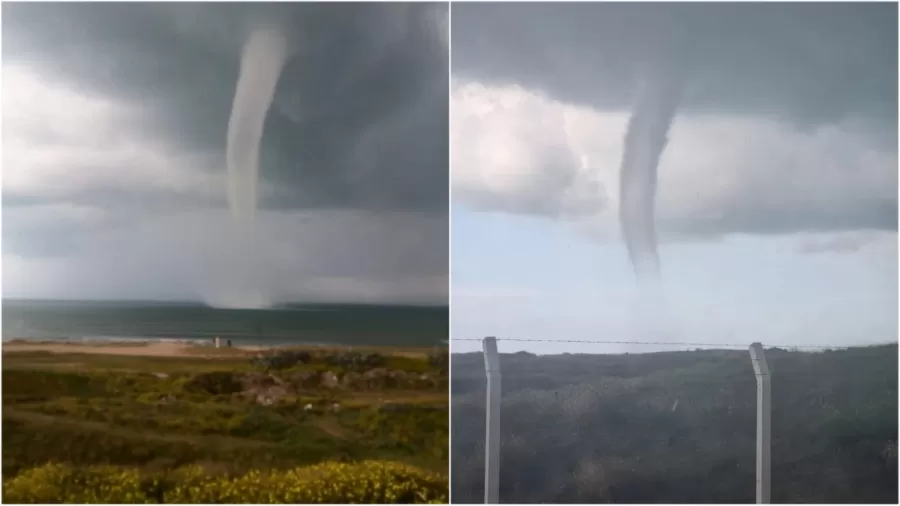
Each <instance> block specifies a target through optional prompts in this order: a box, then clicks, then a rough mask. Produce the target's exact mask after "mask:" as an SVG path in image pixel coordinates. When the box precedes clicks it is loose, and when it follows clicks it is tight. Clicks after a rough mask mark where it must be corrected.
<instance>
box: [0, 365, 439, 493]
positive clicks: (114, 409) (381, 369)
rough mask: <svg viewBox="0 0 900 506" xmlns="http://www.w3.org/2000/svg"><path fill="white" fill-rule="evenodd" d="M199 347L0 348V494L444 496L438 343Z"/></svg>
mask: <svg viewBox="0 0 900 506" xmlns="http://www.w3.org/2000/svg"><path fill="white" fill-rule="evenodd" d="M208 352H209V350H207V352H206V353H204V355H203V356H182V357H149V356H139V355H131V356H119V355H112V354H107V355H99V354H88V353H48V352H33V351H25V352H8V353H4V356H3V480H4V500H6V501H14V500H15V501H25V502H48V501H50V500H51V499H52V498H53V497H56V501H55V502H60V501H71V502H84V500H88V499H90V500H92V498H93V499H96V498H97V497H98V496H96V494H97V493H99V492H98V491H99V490H105V491H107V492H105V493H108V491H109V490H119V489H121V490H122V491H123V492H122V494H124V495H113V496H103V497H101V498H100V499H102V500H104V501H112V502H147V501H149V502H158V501H165V502H173V501H174V502H178V501H182V502H183V501H184V500H185V499H186V498H187V499H192V500H191V501H189V502H195V501H193V499H198V500H201V502H248V501H249V502H260V501H261V502H285V501H288V502H290V501H294V502H298V501H299V502H307V501H312V500H321V501H322V502H334V501H335V500H337V501H338V502H372V501H374V502H410V501H413V502H429V501H438V502H446V499H447V481H446V473H447V466H448V441H447V439H448V413H447V407H448V395H447V390H448V377H447V365H446V364H447V360H446V358H447V355H446V350H444V351H442V352H440V353H437V354H434V353H428V352H425V351H420V350H413V351H408V350H380V351H378V352H375V353H372V352H360V351H358V350H354V352H352V353H351V352H348V351H341V350H310V351H305V352H294V353H293V354H290V353H285V352H280V353H282V356H287V357H288V359H287V360H286V361H285V360H282V361H281V362H275V361H272V360H268V361H262V362H261V361H260V360H258V359H255V358H254V355H255V354H253V353H247V352H242V351H239V350H227V351H221V352H219V353H214V354H212V355H210V353H208ZM48 464H52V465H49V466H48ZM316 465H318V467H309V466H316ZM97 466H101V467H97ZM103 466H107V467H103ZM108 466H114V467H112V468H110V467H108ZM91 473H93V474H91ZM90 476H95V477H97V476H117V477H118V478H116V479H118V480H120V482H121V483H119V482H117V483H119V485H121V486H119V485H115V486H113V485H110V484H109V483H106V481H108V480H109V479H113V478H109V479H107V478H103V479H99V478H97V479H94V478H90ZM323 476H330V477H331V478H329V479H328V480H326V481H328V482H329V483H335V484H339V485H340V487H344V488H346V490H345V489H344V488H340V489H339V490H332V489H329V491H325V490H322V491H318V492H317V491H316V485H314V484H315V483H319V482H321V480H322V479H323V478H322V477H323ZM338 476H343V478H341V479H338V478H337V477H338ZM104 480H106V481H104ZM36 482H40V483H42V484H43V485H42V488H41V490H43V492H41V493H43V494H44V495H41V493H38V491H37V490H38V489H37V488H35V487H36V486H37V485H36ZM251 482H253V483H268V485H265V486H262V485H258V486H256V488H254V486H250V485H248V483H251ZM104 483H105V485H104ZM237 483H243V485H241V487H242V490H245V492H242V493H246V494H249V495H246V496H235V495H234V494H235V492H234V486H235V484H237ZM275 483H279V484H281V485H279V486H282V485H283V486H282V488H283V490H282V488H279V486H275V485H274V484H275ZM335 486H338V485H335ZM129 487H131V488H129ZM186 487H187V488H186ZM191 487H194V488H193V489H192V488H191ZM197 487H199V488H197ZM260 487H262V488H260ZM285 487H286V488H285ZM391 487H394V488H391ZM39 488H40V487H39ZM94 489H96V490H94ZM48 490H50V491H51V492H47V491H48ZM189 490H193V492H189ZM266 490H268V491H273V492H272V494H273V495H265V494H267V493H269V492H265V493H263V492H264V491H266ZM276 490H281V492H278V493H276V492H274V491H276ZM47 493H50V495H51V496H53V497H50V498H48V496H47ZM54 494H55V495H54ZM92 494H94V495H92ZM128 494H130V495H128ZM185 494H188V495H185ZM190 494H194V495H190ZM197 494H199V495H197ZM229 494H231V495H229ZM254 494H255V495H254ZM317 498H318V499H317ZM245 499H246V500H245ZM301 499H302V500H301ZM98 500H99V499H98ZM50 502H53V501H50Z"/></svg>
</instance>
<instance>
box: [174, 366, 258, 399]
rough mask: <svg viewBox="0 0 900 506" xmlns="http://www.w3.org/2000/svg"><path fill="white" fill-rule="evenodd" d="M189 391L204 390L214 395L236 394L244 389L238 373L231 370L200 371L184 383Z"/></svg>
mask: <svg viewBox="0 0 900 506" xmlns="http://www.w3.org/2000/svg"><path fill="white" fill-rule="evenodd" d="M184 388H185V390H187V391H189V392H204V393H207V394H212V395H229V394H236V393H238V392H241V391H243V390H244V386H243V384H242V383H241V381H240V379H239V377H238V375H237V374H236V373H233V372H229V371H211V372H205V373H200V374H198V375H196V376H194V377H193V378H191V379H190V380H189V381H188V382H187V383H185V385H184Z"/></svg>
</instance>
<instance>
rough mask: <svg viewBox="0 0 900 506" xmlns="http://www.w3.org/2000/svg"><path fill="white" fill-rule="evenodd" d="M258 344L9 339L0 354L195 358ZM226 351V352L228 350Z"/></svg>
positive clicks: (250, 348)
mask: <svg viewBox="0 0 900 506" xmlns="http://www.w3.org/2000/svg"><path fill="white" fill-rule="evenodd" d="M262 349H263V348H262V347H250V346H243V347H240V348H231V349H228V348H220V349H218V350H217V349H215V348H213V347H210V346H198V345H196V344H192V343H183V342H171V341H163V342H135V343H53V342H39V343H35V342H26V341H11V342H4V343H3V353H17V352H19V353H21V352H35V351H45V352H50V353H89V354H98V355H132V356H144V357H196V356H204V355H210V356H222V355H223V354H238V353H243V352H253V351H260V350H262ZM229 352H230V353H229Z"/></svg>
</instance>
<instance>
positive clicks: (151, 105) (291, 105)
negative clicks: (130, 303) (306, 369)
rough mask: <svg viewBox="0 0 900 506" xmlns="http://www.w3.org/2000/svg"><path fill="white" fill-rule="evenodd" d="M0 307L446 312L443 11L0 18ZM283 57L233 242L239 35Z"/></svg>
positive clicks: (187, 9) (110, 8)
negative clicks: (279, 36)
mask: <svg viewBox="0 0 900 506" xmlns="http://www.w3.org/2000/svg"><path fill="white" fill-rule="evenodd" d="M2 8H3V274H4V276H3V295H4V296H5V297H51V298H89V299H92V298H94V299H95V298H102V299H108V298H137V299H147V298H151V299H173V298H174V299H202V300H207V301H209V302H212V303H215V304H224V305H256V304H259V303H264V302H265V301H266V300H275V301H277V300H340V301H376V302H378V301H380V302H390V301H400V302H403V301H415V302H442V301H443V302H445V301H446V297H447V271H448V239H447V235H448V219H447V216H448V213H447V207H448V192H447V163H448V162H447V159H448V151H449V145H448V102H447V87H448V78H449V71H448V65H447V62H448V56H447V35H448V33H447V32H448V28H447V6H446V4H422V3H419V4H346V3H344V4H286V3H280V4H265V3H253V4H238V3H229V4H212V3H196V4H192V3H177V4H175V3H159V4H145V3H65V4H61V3H60V4H52V3H12V4H4V5H3V7H2ZM272 20H277V21H278V22H280V23H283V24H284V25H285V26H287V27H288V34H289V45H290V46H291V50H292V52H293V54H294V55H293V56H292V57H291V59H290V60H289V61H288V63H287V66H286V67H285V69H284V72H283V74H282V76H281V79H280V81H279V83H278V87H277V90H276V95H275V98H274V103H273V106H272V109H271V110H270V112H269V115H268V117H267V121H266V125H265V131H264V135H263V140H262V148H261V179H262V181H261V184H260V207H261V212H260V215H259V216H258V223H257V227H256V230H255V232H254V233H253V237H252V238H251V239H250V240H249V241H244V242H243V243H242V244H244V246H241V247H237V246H234V244H233V243H232V241H231V239H230V238H229V237H230V234H232V232H231V230H230V227H231V223H230V222H229V221H228V220H229V214H228V210H227V196H226V179H225V178H226V170H225V139H226V131H227V125H228V118H229V113H230V110H231V105H232V100H233V97H234V92H235V87H236V82H237V78H238V72H239V65H240V56H241V49H242V44H243V43H244V40H245V39H246V36H247V33H248V31H249V30H250V29H251V28H253V27H254V26H256V24H258V23H260V22H267V21H272Z"/></svg>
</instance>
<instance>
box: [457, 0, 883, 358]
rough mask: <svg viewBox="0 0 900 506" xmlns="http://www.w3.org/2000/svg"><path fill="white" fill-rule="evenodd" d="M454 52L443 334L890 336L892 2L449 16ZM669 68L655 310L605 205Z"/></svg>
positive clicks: (597, 6) (461, 9) (639, 6)
mask: <svg viewBox="0 0 900 506" xmlns="http://www.w3.org/2000/svg"><path fill="white" fill-rule="evenodd" d="M451 40H452V77H451V82H452V85H451V86H452V97H451V115H452V118H453V122H452V125H451V137H452V142H451V145H452V188H453V194H452V195H453V210H452V213H451V215H452V219H453V230H452V234H453V255H452V258H453V292H452V293H453V301H452V303H453V311H452V317H453V337H454V338H480V337H483V336H484V335H490V334H494V335H497V337H499V338H502V337H504V336H505V337H515V338H531V339H551V340H552V339H565V338H568V339H606V340H662V341H666V342H676V341H691V342H697V341H700V342H713V343H718V342H733V343H747V342H751V341H756V340H761V341H763V342H768V343H779V342H781V343H799V344H803V343H807V344H813V343H823V344H850V343H862V342H879V341H881V342H883V341H892V340H896V339H897V334H896V332H897V210H898V208H897V181H898V168H897V6H896V4H893V3H879V4H865V3H861V2H855V3H852V4H849V3H848V4H838V3H816V4H814V3H794V4H782V3H765V4H760V3H730V4H724V3H723V4H710V3H705V2H704V3H694V4H678V3H668V4H653V3H644V2H640V3H637V2H635V3H555V4H550V3H546V4H537V3H528V4H525V3H521V4H515V3H494V4H474V3H461V4H455V5H454V6H453V22H452V37H451ZM661 72H666V73H669V74H671V73H675V74H677V75H678V76H680V77H681V78H683V79H684V82H685V83H686V85H685V95H684V98H683V100H682V102H681V104H680V107H679V109H678V113H677V116H676V119H675V121H674V124H673V126H672V128H671V130H670V132H669V143H668V146H667V147H666V149H665V151H664V153H663V155H662V159H661V162H660V167H659V183H658V189H657V201H656V202H657V211H656V222H657V229H658V232H659V236H660V243H661V244H660V261H661V266H662V293H663V296H662V303H661V304H659V305H657V306H654V307H656V309H655V310H654V311H653V315H650V314H648V313H647V312H645V311H643V309H642V308H644V306H642V305H641V304H643V303H642V302H641V300H643V299H641V297H642V296H640V295H636V294H635V293H634V292H635V286H636V281H635V279H634V275H633V273H632V271H631V268H630V266H629V264H628V258H627V252H626V250H625V247H624V245H623V243H622V241H621V239H620V235H619V228H618V216H617V208H618V194H617V192H618V171H619V164H620V161H621V157H622V141H623V139H624V137H625V130H626V127H627V124H628V119H629V115H630V112H631V109H632V105H633V102H634V95H635V90H636V89H637V88H638V84H639V83H640V82H641V80H642V79H652V78H653V76H655V75H660V73H661ZM650 338H652V339H650ZM477 347H478V345H477V344H475V345H471V346H467V345H461V346H459V347H456V346H455V347H454V350H457V351H463V350H466V349H476V348H477ZM501 348H503V349H505V350H508V351H514V350H516V349H530V350H537V351H549V350H550V349H556V348H557V345H545V346H537V345H525V344H519V343H507V344H505V345H501ZM559 349H561V350H562V349H565V351H575V350H579V351H586V350H587V348H585V347H578V346H574V345H573V346H570V347H568V348H559ZM638 349H642V348H638ZM590 350H593V351H622V350H626V351H636V350H637V349H635V348H623V347H605V348H604V347H595V348H590Z"/></svg>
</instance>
